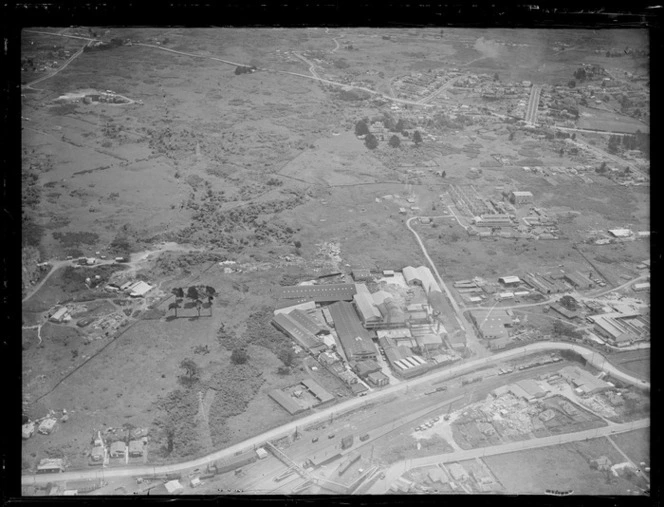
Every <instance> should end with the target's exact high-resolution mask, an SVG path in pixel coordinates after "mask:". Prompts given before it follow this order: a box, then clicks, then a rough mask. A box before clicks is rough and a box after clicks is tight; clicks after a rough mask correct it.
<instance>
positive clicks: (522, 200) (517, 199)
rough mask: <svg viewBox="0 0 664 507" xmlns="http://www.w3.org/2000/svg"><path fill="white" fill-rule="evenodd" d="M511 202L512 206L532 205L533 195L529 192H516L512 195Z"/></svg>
mask: <svg viewBox="0 0 664 507" xmlns="http://www.w3.org/2000/svg"><path fill="white" fill-rule="evenodd" d="M510 202H511V203H512V204H516V205H519V204H531V203H532V202H533V194H532V193H531V192H527V191H519V190H514V191H513V192H511V193H510Z"/></svg>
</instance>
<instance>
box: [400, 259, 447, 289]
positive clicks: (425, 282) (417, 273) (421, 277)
mask: <svg viewBox="0 0 664 507" xmlns="http://www.w3.org/2000/svg"><path fill="white" fill-rule="evenodd" d="M403 276H404V278H405V279H406V282H407V283H409V284H410V283H413V282H417V283H419V284H420V285H421V286H422V287H424V291H425V292H426V293H427V294H428V293H429V292H431V291H438V292H440V287H439V286H438V283H437V282H436V279H435V278H434V277H433V275H432V274H431V270H430V269H429V268H427V267H426V266H420V267H418V268H414V267H412V266H407V267H405V268H403Z"/></svg>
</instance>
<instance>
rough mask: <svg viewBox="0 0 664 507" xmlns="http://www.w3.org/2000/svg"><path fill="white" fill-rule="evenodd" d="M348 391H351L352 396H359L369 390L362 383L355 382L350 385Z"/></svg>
mask: <svg viewBox="0 0 664 507" xmlns="http://www.w3.org/2000/svg"><path fill="white" fill-rule="evenodd" d="M350 390H351V391H353V394H354V395H356V396H357V395H360V394H362V393H366V392H367V391H368V390H369V388H368V387H367V386H365V385H364V384H363V383H362V382H356V383H354V384H350Z"/></svg>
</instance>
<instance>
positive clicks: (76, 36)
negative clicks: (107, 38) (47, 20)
mask: <svg viewBox="0 0 664 507" xmlns="http://www.w3.org/2000/svg"><path fill="white" fill-rule="evenodd" d="M24 32H29V33H41V34H44V35H55V36H56V37H67V38H69V39H81V40H87V41H89V42H101V41H100V40H99V39H93V38H90V37H81V36H80V35H67V34H63V33H55V32H43V31H41V30H24Z"/></svg>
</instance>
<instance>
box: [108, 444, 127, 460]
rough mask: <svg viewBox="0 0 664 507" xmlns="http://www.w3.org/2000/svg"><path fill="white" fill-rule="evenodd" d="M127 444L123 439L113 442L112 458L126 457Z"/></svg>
mask: <svg viewBox="0 0 664 507" xmlns="http://www.w3.org/2000/svg"><path fill="white" fill-rule="evenodd" d="M126 450H127V445H126V444H125V443H124V442H122V441H117V442H113V443H112V444H111V458H124V456H125V451H126Z"/></svg>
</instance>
